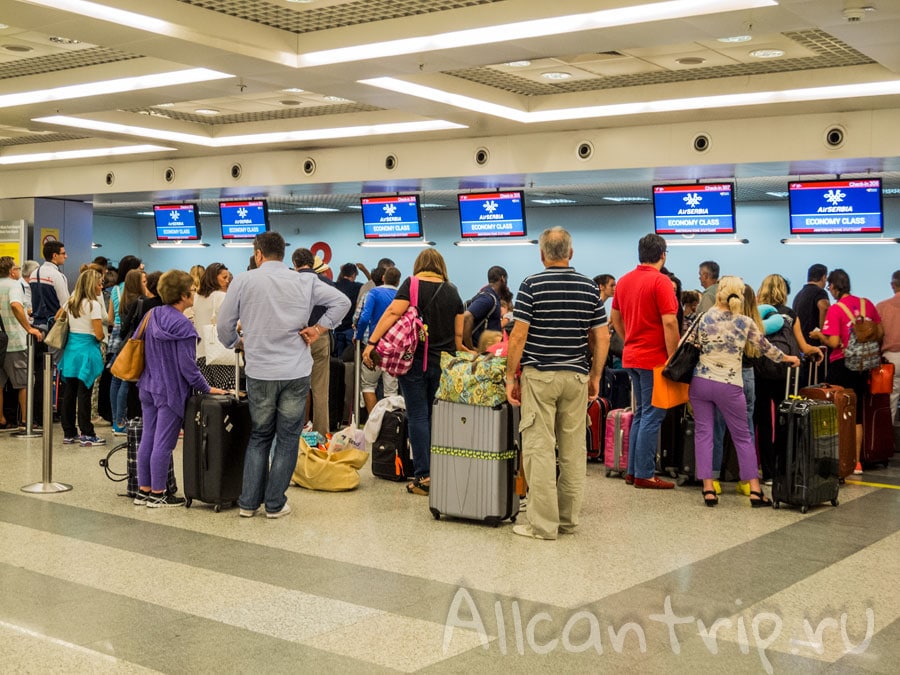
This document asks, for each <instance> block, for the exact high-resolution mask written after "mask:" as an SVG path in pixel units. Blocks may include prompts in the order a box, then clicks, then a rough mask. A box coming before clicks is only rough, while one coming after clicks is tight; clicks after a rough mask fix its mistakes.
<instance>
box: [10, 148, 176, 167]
mask: <svg viewBox="0 0 900 675" xmlns="http://www.w3.org/2000/svg"><path fill="white" fill-rule="evenodd" d="M174 150H175V148H166V147H163V146H160V145H120V146H118V147H114V148H84V149H82V150H60V151H57V152H34V153H30V154H27V155H2V156H0V165H9V164H28V163H30V162H54V161H60V160H65V159H86V158H90V157H117V156H121V155H137V154H140V153H143V152H172V151H174Z"/></svg>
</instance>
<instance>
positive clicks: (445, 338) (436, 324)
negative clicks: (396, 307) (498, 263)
mask: <svg viewBox="0 0 900 675" xmlns="http://www.w3.org/2000/svg"><path fill="white" fill-rule="evenodd" d="M394 299H395V300H407V301H408V300H409V278H407V279H405V280H404V281H403V283H402V284H400V288H398V289H397V295H396V296H394ZM465 311H466V310H465V307H463V301H462V299H461V298H460V297H459V291H457V290H456V286H454V285H453V284H451V283H450V282H449V281H447V282H443V283H442V282H440V281H426V280H424V279H419V312H420V313H421V314H422V320H423V321H425V325H426V326H428V361H429V363H437V364H440V362H441V352H451V353H452V352H455V351H456V317H457V315H459V314H462V313H463V312H465ZM424 349H425V346H424V345H423V344H422V343H421V342H420V343H419V346H418V348H417V349H416V357H421V356H422V354H423V351H424Z"/></svg>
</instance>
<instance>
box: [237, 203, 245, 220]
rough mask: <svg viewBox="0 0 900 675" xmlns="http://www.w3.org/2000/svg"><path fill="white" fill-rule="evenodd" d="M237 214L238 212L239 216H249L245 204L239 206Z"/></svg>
mask: <svg viewBox="0 0 900 675" xmlns="http://www.w3.org/2000/svg"><path fill="white" fill-rule="evenodd" d="M237 214H238V217H239V218H246V217H247V209H245V208H244V207H243V206H241V207H239V208H238V210H237Z"/></svg>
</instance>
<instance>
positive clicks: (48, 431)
mask: <svg viewBox="0 0 900 675" xmlns="http://www.w3.org/2000/svg"><path fill="white" fill-rule="evenodd" d="M52 371H53V367H52V365H51V361H50V353H49V352H48V353H46V354H44V401H43V403H44V433H43V438H44V469H43V480H42V481H41V482H40V483H32V484H31V485H25V486H24V487H22V492H34V493H39V494H53V493H56V492H68V491H69V490H71V489H72V486H71V485H68V484H66V483H54V482H53V404H52V401H51V396H52V378H53V372H52Z"/></svg>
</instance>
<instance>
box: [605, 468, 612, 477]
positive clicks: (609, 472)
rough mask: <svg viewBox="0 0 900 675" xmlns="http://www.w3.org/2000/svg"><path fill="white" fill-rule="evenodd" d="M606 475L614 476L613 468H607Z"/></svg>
mask: <svg viewBox="0 0 900 675" xmlns="http://www.w3.org/2000/svg"><path fill="white" fill-rule="evenodd" d="M606 477H607V478H611V477H612V469H607V470H606Z"/></svg>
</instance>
